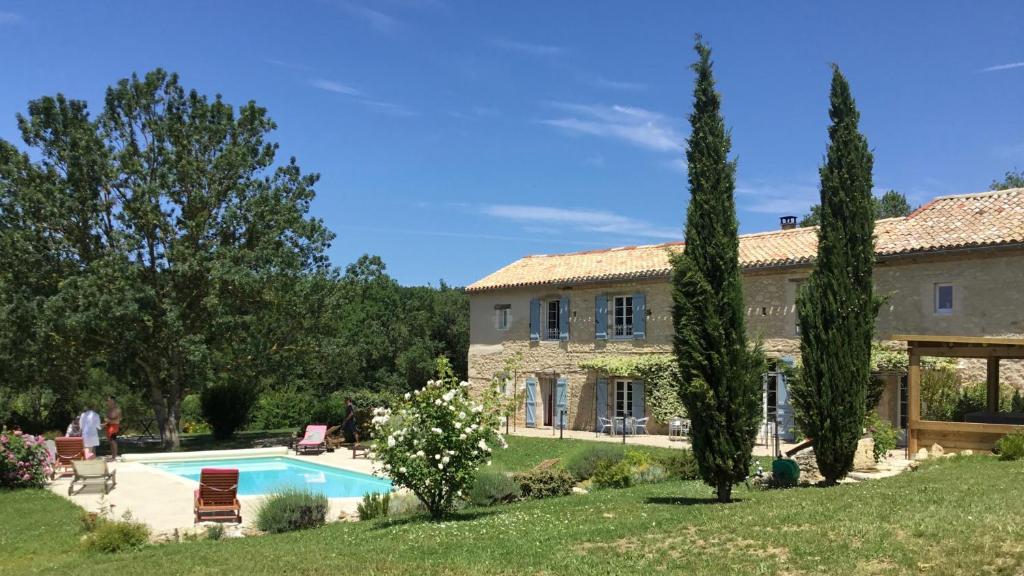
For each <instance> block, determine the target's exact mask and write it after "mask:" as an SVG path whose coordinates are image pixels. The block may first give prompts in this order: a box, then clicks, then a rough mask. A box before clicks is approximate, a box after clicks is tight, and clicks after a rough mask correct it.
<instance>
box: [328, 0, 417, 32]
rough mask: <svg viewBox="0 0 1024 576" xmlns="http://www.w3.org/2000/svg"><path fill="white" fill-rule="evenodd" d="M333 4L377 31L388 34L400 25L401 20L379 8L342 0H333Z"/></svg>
mask: <svg viewBox="0 0 1024 576" xmlns="http://www.w3.org/2000/svg"><path fill="white" fill-rule="evenodd" d="M335 5H336V6H338V7H339V8H341V9H342V10H344V11H345V12H348V13H349V14H351V15H353V16H356V17H357V18H359V19H361V20H363V21H364V22H366V23H367V24H369V25H370V27H371V28H373V29H374V30H376V31H378V32H385V33H388V34H390V33H393V32H395V31H397V30H398V29H399V28H401V26H402V21H401V20H399V19H398V18H395V17H394V16H391V15H389V14H385V13H384V12H381V11H380V10H374V9H373V8H368V7H366V6H363V5H360V4H355V3H353V2H345V1H343V0H339V1H338V2H335Z"/></svg>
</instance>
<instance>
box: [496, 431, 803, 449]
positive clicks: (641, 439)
mask: <svg viewBox="0 0 1024 576" xmlns="http://www.w3.org/2000/svg"><path fill="white" fill-rule="evenodd" d="M562 433H563V437H564V438H571V439H573V440H593V441H597V442H617V443H619V444H621V443H622V435H621V434H620V435H618V436H610V435H608V434H597V433H595V432H589V431H586V430H563V431H562ZM509 435H511V436H526V437H532V438H558V430H557V429H555V428H550V427H542V428H524V427H522V426H520V427H518V428H517V429H516V430H511V429H509ZM758 440H759V441H760V442H761V443H760V444H757V445H755V446H754V452H753V453H754V456H771V455H773V453H774V451H773V450H772V447H771V445H765V444H764V438H763V437H759V438H758ZM626 444H627V445H629V444H633V445H639V446H657V447H659V448H689V447H690V442H689V441H688V440H687V439H685V438H684V439H679V438H678V437H676V438H673V439H671V440H670V439H669V437H668V436H666V435H664V434H636V435H627V436H626ZM779 446H780V447H781V449H782V451H783V452H785V451H786V450H789V449H790V448H792V447H793V446H796V444H791V443H787V442H781V441H780V442H779Z"/></svg>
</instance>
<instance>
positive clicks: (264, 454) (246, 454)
mask: <svg viewBox="0 0 1024 576" xmlns="http://www.w3.org/2000/svg"><path fill="white" fill-rule="evenodd" d="M179 454H188V455H190V456H192V455H201V457H189V458H170V457H165V456H176V455H179ZM133 456H135V458H132V459H130V460H129V459H125V460H124V461H125V462H126V463H128V462H130V463H133V464H143V465H147V464H162V463H171V462H190V461H201V460H213V459H217V460H235V459H238V460H241V459H245V458H287V459H289V460H295V461H296V462H302V463H304V464H313V465H315V466H323V467H324V468H334V469H335V470H342V471H344V472H349V473H353V474H362V475H364V476H370V477H373V478H376V479H381V480H387V481H388V482H391V493H395V492H397V491H398V490H399V489H398V487H397V486H395V485H394V483H393V482H392V480H391V479H390V478H387V477H381V476H377V475H375V474H367V473H366V472H363V471H361V470H352V469H351V468H344V467H341V466H336V465H334V464H325V463H322V462H313V461H311V460H307V459H304V458H301V457H299V456H298V455H296V454H292V453H291V451H290V450H288V449H287V448H284V447H277V448H245V449H240V450H205V451H198V452H162V453H158V454H135V455H133ZM145 456H159V458H154V459H146V458H144V457H145ZM146 468H147V469H148V470H151V471H153V472H156V473H157V474H160V475H161V476H164V477H165V478H170V479H173V480H175V481H176V482H178V483H179V484H187V485H188V486H189V487H190V488H192V489H193V490H194V489H196V488H198V487H199V481H197V480H192V479H190V478H186V477H184V476H181V475H178V474H175V473H174V472H171V471H170V470H165V469H163V468H161V467H159V466H146ZM270 494H271V493H267V494H239V495H237V496H236V498H238V499H239V500H246V501H253V500H260V499H263V498H266V497H267V496H269V495H270ZM327 499H328V500H330V501H337V502H346V503H349V502H362V501H363V497H362V496H328V497H327Z"/></svg>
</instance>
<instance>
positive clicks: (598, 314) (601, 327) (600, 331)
mask: <svg viewBox="0 0 1024 576" xmlns="http://www.w3.org/2000/svg"><path fill="white" fill-rule="evenodd" d="M594 338H597V339H598V340H606V339H607V338H608V297H607V296H605V295H604V294H598V295H597V297H596V298H594Z"/></svg>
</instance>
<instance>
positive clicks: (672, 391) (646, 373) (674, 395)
mask: <svg viewBox="0 0 1024 576" xmlns="http://www.w3.org/2000/svg"><path fill="white" fill-rule="evenodd" d="M579 367H580V368H582V369H583V370H594V371H596V372H598V373H600V374H606V375H609V376H631V377H635V378H639V379H641V380H643V382H644V386H645V387H646V391H647V395H646V402H647V410H648V412H649V413H650V415H651V416H652V417H653V418H654V419H655V420H657V421H659V422H668V421H669V420H671V419H672V418H676V417H685V416H686V409H685V408H683V403H682V401H681V400H680V399H679V371H678V368H677V365H676V362H675V358H673V357H672V356H670V355H668V354H637V355H630V356H598V357H597V358H592V359H590V360H585V361H583V362H581V363H580V364H579Z"/></svg>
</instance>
